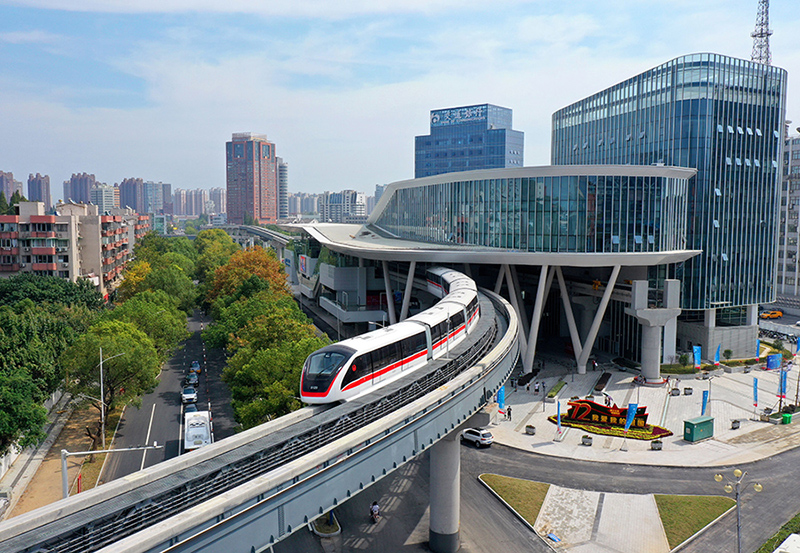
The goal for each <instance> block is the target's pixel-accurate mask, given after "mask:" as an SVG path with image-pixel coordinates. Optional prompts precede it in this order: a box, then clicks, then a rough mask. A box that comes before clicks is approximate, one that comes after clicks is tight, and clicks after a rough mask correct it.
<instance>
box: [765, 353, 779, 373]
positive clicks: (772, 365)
mask: <svg viewBox="0 0 800 553" xmlns="http://www.w3.org/2000/svg"><path fill="white" fill-rule="evenodd" d="M781 361H783V355H781V354H780V353H773V354H772V355H768V356H767V369H780V368H781Z"/></svg>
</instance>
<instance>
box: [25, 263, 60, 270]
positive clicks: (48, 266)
mask: <svg viewBox="0 0 800 553" xmlns="http://www.w3.org/2000/svg"><path fill="white" fill-rule="evenodd" d="M31 267H32V268H33V270H34V271H55V270H57V269H58V267H57V266H56V264H55V263H32V264H31Z"/></svg>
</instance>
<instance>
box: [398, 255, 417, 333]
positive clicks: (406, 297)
mask: <svg viewBox="0 0 800 553" xmlns="http://www.w3.org/2000/svg"><path fill="white" fill-rule="evenodd" d="M416 270H417V262H416V261H412V262H411V265H410V266H409V267H408V278H407V279H406V291H405V293H404V294H403V307H402V308H401V309H400V320H401V321H404V320H405V319H406V317H408V304H409V303H410V302H411V290H412V288H413V286H414V271H416Z"/></svg>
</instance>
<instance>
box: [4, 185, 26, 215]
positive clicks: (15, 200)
mask: <svg viewBox="0 0 800 553" xmlns="http://www.w3.org/2000/svg"><path fill="white" fill-rule="evenodd" d="M27 201H28V200H26V199H25V196H23V195H22V194H20V192H19V190H15V191H14V193H13V194H12V195H11V199H10V200H8V207H9V210H8V215H14V206H15V205H18V204H19V203H20V202H27Z"/></svg>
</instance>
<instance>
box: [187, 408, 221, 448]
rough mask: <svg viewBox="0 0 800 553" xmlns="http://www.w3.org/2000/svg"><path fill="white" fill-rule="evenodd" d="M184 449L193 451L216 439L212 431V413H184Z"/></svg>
mask: <svg viewBox="0 0 800 553" xmlns="http://www.w3.org/2000/svg"><path fill="white" fill-rule="evenodd" d="M183 426H184V428H183V449H184V451H192V450H194V449H197V448H199V447H203V446H204V445H209V444H210V443H211V442H213V441H214V437H213V434H212V431H211V413H209V412H208V411H195V412H194V413H186V414H185V415H184V425H183Z"/></svg>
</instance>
